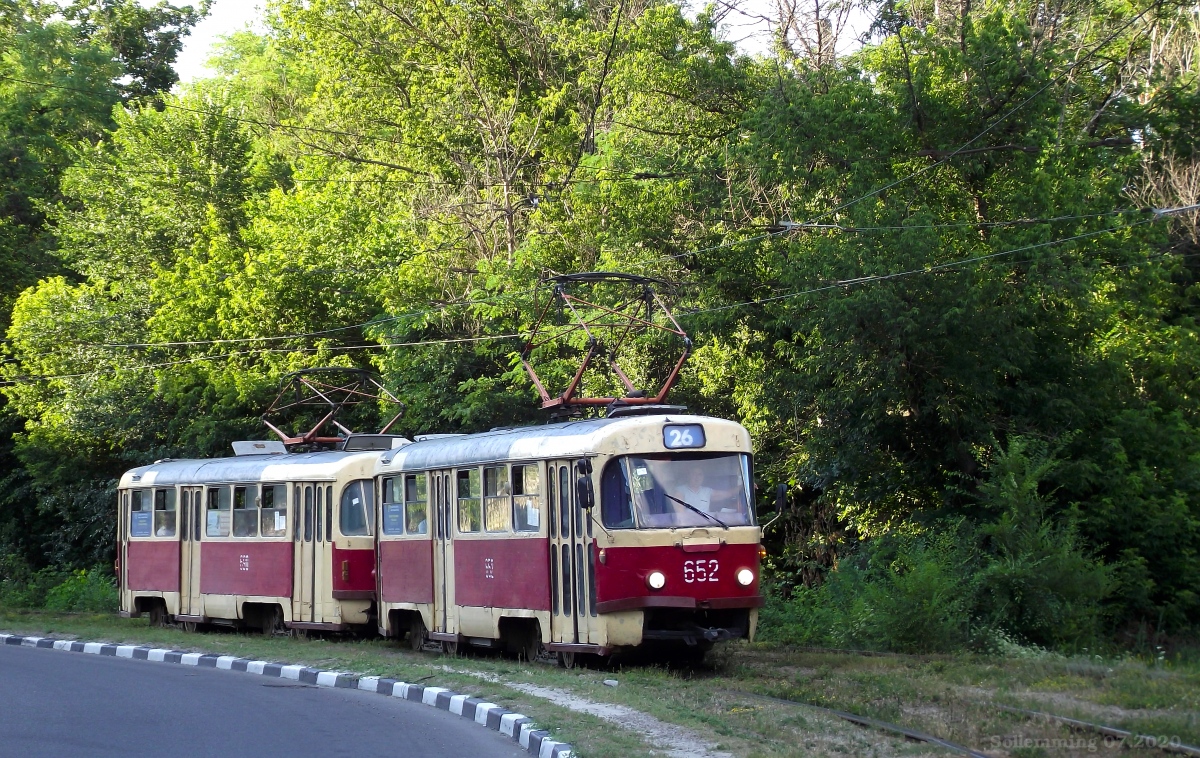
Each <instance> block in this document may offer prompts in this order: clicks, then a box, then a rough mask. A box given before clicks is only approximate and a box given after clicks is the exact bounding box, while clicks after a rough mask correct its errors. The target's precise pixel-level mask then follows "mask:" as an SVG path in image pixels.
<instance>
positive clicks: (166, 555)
mask: <svg viewBox="0 0 1200 758" xmlns="http://www.w3.org/2000/svg"><path fill="white" fill-rule="evenodd" d="M128 556H129V557H128V559H127V561H126V562H127V563H128V565H127V566H125V567H124V569H125V574H126V577H127V581H128V587H129V589H131V590H134V591H137V590H141V591H146V592H178V591H179V543H178V542H173V541H172V542H157V541H156V542H139V541H137V540H130V541H129V551H128Z"/></svg>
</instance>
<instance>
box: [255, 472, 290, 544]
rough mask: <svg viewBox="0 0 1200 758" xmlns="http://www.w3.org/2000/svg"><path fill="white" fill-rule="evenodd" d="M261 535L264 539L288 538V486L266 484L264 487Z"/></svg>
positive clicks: (260, 513)
mask: <svg viewBox="0 0 1200 758" xmlns="http://www.w3.org/2000/svg"><path fill="white" fill-rule="evenodd" d="M259 533H260V534H262V536H264V537H286V536H287V485H286V484H264V485H263V486H262V507H261V508H260V509H259Z"/></svg>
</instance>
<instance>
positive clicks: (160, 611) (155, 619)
mask: <svg viewBox="0 0 1200 758" xmlns="http://www.w3.org/2000/svg"><path fill="white" fill-rule="evenodd" d="M166 625H167V608H166V606H163V605H155V606H153V607H152V608H151V609H150V626H157V627H162V626H166Z"/></svg>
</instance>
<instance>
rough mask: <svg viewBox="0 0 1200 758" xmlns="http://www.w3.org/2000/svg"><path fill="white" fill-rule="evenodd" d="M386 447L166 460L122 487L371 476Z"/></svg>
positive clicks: (126, 478) (135, 473) (137, 472)
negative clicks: (347, 450)
mask: <svg viewBox="0 0 1200 758" xmlns="http://www.w3.org/2000/svg"><path fill="white" fill-rule="evenodd" d="M383 452H386V451H379V450H373V451H365V452H350V453H347V452H340V451H330V452H318V453H279V454H273V455H239V456H236V457H231V458H208V459H192V460H177V461H162V462H160V463H155V464H153V465H150V466H141V467H139V468H135V469H131V470H129V471H126V472H125V473H124V474H123V475H122V476H121V483H120V485H119V486H120V487H121V488H122V489H125V488H129V487H168V486H174V485H194V484H208V483H232V482H237V483H244V482H306V481H331V480H343V479H358V478H368V477H370V476H371V473H372V471H374V469H375V467H376V464H377V461H378V458H379V456H380V455H381V454H382V453H383Z"/></svg>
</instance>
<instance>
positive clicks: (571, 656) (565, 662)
mask: <svg viewBox="0 0 1200 758" xmlns="http://www.w3.org/2000/svg"><path fill="white" fill-rule="evenodd" d="M575 664H576V660H575V653H574V652H567V651H566V650H559V651H558V665H559V666H562V667H563V668H565V669H573V668H575Z"/></svg>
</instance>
